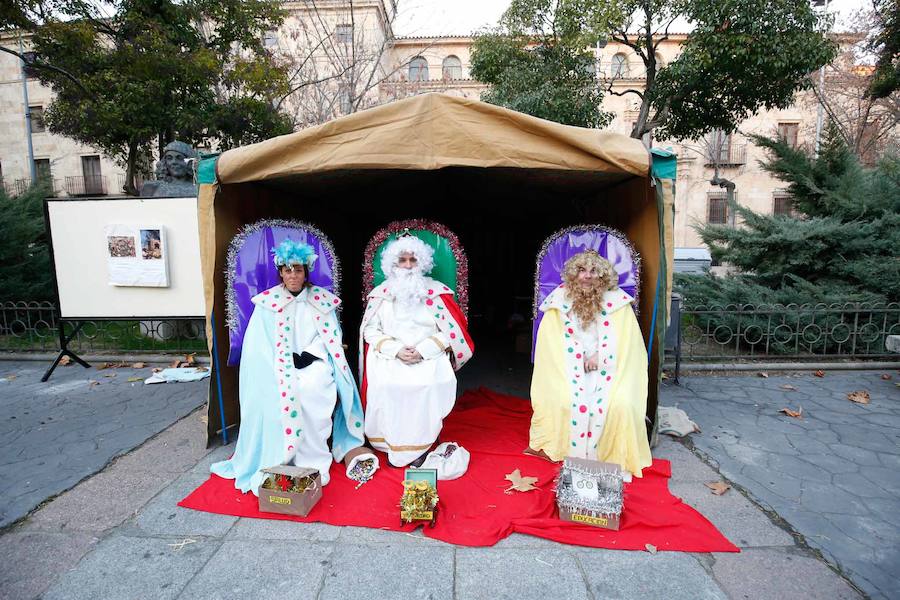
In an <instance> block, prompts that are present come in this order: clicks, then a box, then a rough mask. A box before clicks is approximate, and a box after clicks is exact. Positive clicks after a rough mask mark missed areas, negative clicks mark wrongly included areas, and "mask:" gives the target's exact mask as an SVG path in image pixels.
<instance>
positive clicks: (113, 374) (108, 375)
mask: <svg viewBox="0 0 900 600" xmlns="http://www.w3.org/2000/svg"><path fill="white" fill-rule="evenodd" d="M103 376H104V377H115V376H116V373H104V374H103Z"/></svg>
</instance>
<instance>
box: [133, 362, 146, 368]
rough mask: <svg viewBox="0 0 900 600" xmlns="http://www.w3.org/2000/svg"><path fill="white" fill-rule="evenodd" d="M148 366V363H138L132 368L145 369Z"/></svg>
mask: <svg viewBox="0 0 900 600" xmlns="http://www.w3.org/2000/svg"><path fill="white" fill-rule="evenodd" d="M146 366H147V363H142V362H136V363H134V364H133V365H131V368H132V369H143V368H144V367H146Z"/></svg>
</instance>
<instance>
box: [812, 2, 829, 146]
mask: <svg viewBox="0 0 900 600" xmlns="http://www.w3.org/2000/svg"><path fill="white" fill-rule="evenodd" d="M828 2H829V0H812V4H813V6H816V7H822V14H823V15H824V14H827V13H828ZM824 102H825V65H822V67H821V68H820V69H819V108H818V110H817V111H816V149H815V156H816V158H818V157H819V143H820V140H821V139H822V121H823V120H824V111H825V105H824V104H823V103H824Z"/></svg>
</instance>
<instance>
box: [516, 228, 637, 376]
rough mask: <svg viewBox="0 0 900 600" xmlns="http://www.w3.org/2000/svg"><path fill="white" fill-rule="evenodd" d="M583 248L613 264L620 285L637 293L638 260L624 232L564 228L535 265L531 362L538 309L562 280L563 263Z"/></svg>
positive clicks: (625, 289)
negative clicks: (566, 229)
mask: <svg viewBox="0 0 900 600" xmlns="http://www.w3.org/2000/svg"><path fill="white" fill-rule="evenodd" d="M585 250H596V251H597V253H598V254H600V256H602V257H604V258H605V259H606V260H608V261H609V262H611V263H612V265H613V268H614V269H615V270H616V273H618V274H619V287H620V288H621V289H623V290H624V291H625V292H627V293H628V294H630V295H631V296H633V297H636V296H637V288H638V285H639V283H640V282H639V281H638V278H639V274H638V271H639V263H638V261H637V260H636V259H637V256H636V254H635V251H634V249H633V247H632V246H631V243H630V242H628V241H627V238H626V237H625V234H623V233H621V232H618V231H615V230H610V229H584V230H575V231H567V232H565V233H563V234H562V235H560V236H559V237H557V238H556V239H554V240H553V241H552V242H551V243H550V245H549V246H548V247H547V253H546V254H545V255H544V258H543V259H542V260H541V263H540V265H539V266H538V281H537V285H538V292H537V305H536V306H535V310H536V311H537V316H536V317H535V319H534V325H533V329H532V335H531V362H534V346H535V344H536V343H537V331H538V326H539V325H540V324H541V319H542V318H543V316H544V313H542V312H541V311H539V310H537V307H538V306H540V305H541V303H542V302H543V301H544V299H545V298H546V297H547V296H549V295H550V292H552V291H553V290H555V289H556V287H557V286H558V285H559V284H560V283H562V270H563V266H564V265H565V262H566V261H567V260H568V259H569V258H570V257H572V256H573V255H575V254H578V253H579V252H583V251H585Z"/></svg>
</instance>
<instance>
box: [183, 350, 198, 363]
mask: <svg viewBox="0 0 900 600" xmlns="http://www.w3.org/2000/svg"><path fill="white" fill-rule="evenodd" d="M196 354H197V353H196V352H192V353H191V354H185V355H184V362H186V363H187V365H186V366H188V367H189V366H191V365H193V364H194V356H196Z"/></svg>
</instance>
